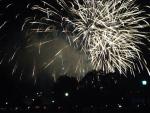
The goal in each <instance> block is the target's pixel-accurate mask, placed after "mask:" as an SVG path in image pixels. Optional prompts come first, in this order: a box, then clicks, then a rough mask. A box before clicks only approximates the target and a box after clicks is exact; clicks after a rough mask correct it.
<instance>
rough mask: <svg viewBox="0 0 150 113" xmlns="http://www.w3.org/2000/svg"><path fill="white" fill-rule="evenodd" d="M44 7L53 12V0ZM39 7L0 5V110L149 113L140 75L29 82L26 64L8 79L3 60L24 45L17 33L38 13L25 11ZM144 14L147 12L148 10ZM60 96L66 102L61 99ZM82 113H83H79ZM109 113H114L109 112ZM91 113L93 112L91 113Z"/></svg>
mask: <svg viewBox="0 0 150 113" xmlns="http://www.w3.org/2000/svg"><path fill="white" fill-rule="evenodd" d="M45 1H47V2H48V3H51V4H52V5H53V6H55V7H57V8H58V9H59V7H58V6H57V5H56V1H55V0H45ZM39 3H40V0H20V1H19V0H0V26H1V25H2V24H5V25H4V26H1V27H2V28H1V29H0V48H1V49H0V62H1V61H2V62H1V63H0V110H2V108H7V109H9V108H14V109H15V108H16V106H20V105H21V106H23V107H22V109H26V107H29V106H32V107H34V106H46V109H49V110H50V111H51V109H52V111H54V112H55V111H59V112H63V110H64V111H65V110H66V109H67V110H66V111H67V112H68V111H70V110H72V109H73V110H74V112H75V111H76V110H75V109H76V108H75V107H77V111H80V112H86V111H89V112H90V110H91V109H94V108H95V109H97V108H98V106H105V107H106V105H108V106H109V104H112V105H113V104H115V105H117V106H119V105H118V103H119V104H122V105H120V106H119V107H121V108H122V106H129V107H127V108H128V109H134V110H135V112H136V110H137V109H138V108H139V107H138V108H136V107H137V106H142V107H143V108H139V109H145V108H146V109H145V110H146V111H150V96H149V95H150V77H149V75H148V74H147V72H146V70H143V71H142V72H141V73H140V74H139V73H137V72H136V74H135V75H136V76H133V75H130V74H128V75H127V77H126V76H124V75H119V74H118V73H117V72H116V73H113V74H112V73H110V74H108V75H103V74H102V73H100V72H96V71H91V72H89V73H88V74H86V76H85V77H84V78H83V79H81V80H80V81H78V80H77V79H76V78H75V77H68V76H65V75H64V76H62V77H60V78H58V80H57V81H56V82H55V81H54V78H53V77H52V76H51V75H50V74H51V73H49V72H47V71H40V72H39V73H38V74H37V75H35V76H32V70H30V68H32V64H30V63H28V65H26V67H25V68H26V70H25V72H23V74H22V75H21V73H22V71H24V70H23V68H22V67H23V66H24V65H19V66H18V67H17V70H16V71H15V73H14V74H12V69H13V68H14V65H15V62H9V59H10V57H11V55H12V54H13V52H14V51H15V50H16V49H17V48H18V47H20V45H22V44H24V38H22V37H24V36H25V33H24V32H23V31H21V29H22V25H23V23H24V20H25V18H27V17H30V16H33V15H35V14H36V15H38V12H36V11H32V10H31V9H30V7H31V6H32V5H34V4H39ZM137 4H140V7H141V8H143V6H145V5H148V4H150V1H149V0H137ZM28 7H29V8H28ZM146 11H148V12H150V10H148V9H146ZM39 15H40V14H39ZM5 22H6V23H5ZM145 31H149V29H145ZM146 43H147V42H146ZM147 45H148V43H147ZM141 49H142V52H143V56H144V57H145V59H146V60H147V62H148V65H150V58H149V56H150V53H148V50H147V48H146V47H142V48H141ZM68 51H69V50H68ZM24 52H25V51H22V53H21V54H22V55H24V54H23V53H24ZM74 53H75V52H74ZM30 55H32V54H30ZM30 55H29V57H30ZM72 55H73V53H72ZM27 57H28V56H27ZM27 57H26V58H23V59H19V60H20V62H22V61H23V60H27V59H28V58H27ZM142 81H146V85H143V82H142ZM66 92H67V93H69V96H70V97H67V96H68V94H67V93H66ZM33 98H34V99H37V102H35V103H34V102H33V103H32V102H30V100H32V99H33ZM121 98H125V99H124V101H121V100H120V99H121ZM38 99H39V100H38ZM40 99H41V100H40ZM41 101H42V102H41ZM7 102H8V104H9V105H7ZM49 102H52V103H55V102H56V103H55V105H51V104H52V103H49ZM57 102H58V103H57ZM115 102H116V103H115ZM28 103H29V104H28ZM30 103H31V104H30ZM123 103H125V104H123ZM144 105H145V106H144ZM12 106H13V107H12ZM87 106H90V107H89V108H88V107H87ZM68 108H70V109H68ZM71 108H72V109H71ZM84 108H85V109H86V108H87V109H86V110H83V109H84ZM106 108H107V107H106ZM127 108H125V107H123V108H122V109H123V110H126V111H128V110H127ZM35 109H36V107H35ZM37 109H38V108H37ZM43 109H44V108H43ZM81 109H82V110H81ZM102 109H103V107H102ZM104 109H105V108H104ZM109 109H117V108H115V107H112V108H111V107H110V108H109ZM9 110H10V109H9ZM123 110H122V111H123ZM134 110H133V111H134ZM31 111H32V110H31ZM77 111H76V112H77ZM91 111H92V110H91ZM129 111H130V110H129ZM137 111H138V110H137ZM92 112H96V110H95V111H94V110H93V111H92ZM97 112H98V110H97ZM136 113H137V112H136Z"/></svg>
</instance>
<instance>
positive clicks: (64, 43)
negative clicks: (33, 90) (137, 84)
mask: <svg viewBox="0 0 150 113" xmlns="http://www.w3.org/2000/svg"><path fill="white" fill-rule="evenodd" d="M55 2H56V4H55V3H54V4H55V5H53V4H49V3H47V2H45V1H41V3H40V4H39V5H33V6H32V5H31V4H30V3H29V4H28V5H27V8H31V9H32V10H33V11H35V12H36V13H37V12H38V16H34V17H28V18H26V19H25V22H24V24H23V25H22V29H21V30H22V31H25V32H26V37H25V39H23V40H25V41H24V43H25V44H24V45H25V47H23V49H22V48H21V47H20V48H21V49H17V50H16V51H15V52H14V53H13V55H12V57H11V58H10V61H12V60H13V59H15V57H16V56H17V54H18V53H19V51H22V50H26V51H28V52H27V53H24V54H30V53H31V52H32V53H33V52H34V50H37V53H36V54H34V53H33V55H29V56H33V57H34V58H33V59H34V61H33V66H32V67H33V68H32V75H33V76H34V75H35V74H36V73H37V70H42V69H44V70H51V75H53V76H54V77H55V76H56V75H60V74H62V73H63V74H67V73H69V74H70V75H73V76H76V77H77V78H79V79H80V78H81V77H82V76H81V75H85V73H87V72H88V71H90V70H97V71H102V72H103V73H105V74H107V73H114V72H116V71H117V72H119V73H120V74H124V75H126V74H127V73H128V72H130V73H131V74H133V75H134V74H135V72H136V71H138V72H141V70H143V69H146V70H147V72H148V73H149V75H150V72H149V69H148V64H147V61H146V60H145V58H144V57H143V53H142V51H141V46H145V47H147V45H145V43H144V42H145V41H146V42H148V43H149V42H150V40H149V39H148V32H145V31H144V29H149V26H150V25H149V21H148V20H149V15H148V14H146V12H145V11H143V10H141V9H140V7H139V6H138V5H136V3H135V2H136V1H135V0H82V1H79V0H74V1H72V2H70V1H67V0H66V1H65V0H56V1H55ZM8 7H9V6H8ZM56 7H58V8H56ZM36 13H35V15H36ZM5 24H7V21H5V22H4V23H3V24H2V25H0V28H2V27H4V25H5ZM143 31H144V32H143ZM40 34H42V35H40ZM47 34H48V35H47ZM52 34H55V35H52ZM56 34H57V35H56ZM143 40H144V41H143ZM32 50H33V51H32ZM29 51H30V52H29ZM68 53H69V54H68ZM24 54H23V55H21V56H26V55H24ZM29 59H30V58H29ZM21 62H22V61H21ZM37 62H38V63H37ZM17 67H18V65H17V64H15V66H14V68H13V71H12V73H15V71H16V69H17ZM62 71H63V72H62ZM77 75H78V76H77Z"/></svg>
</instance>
